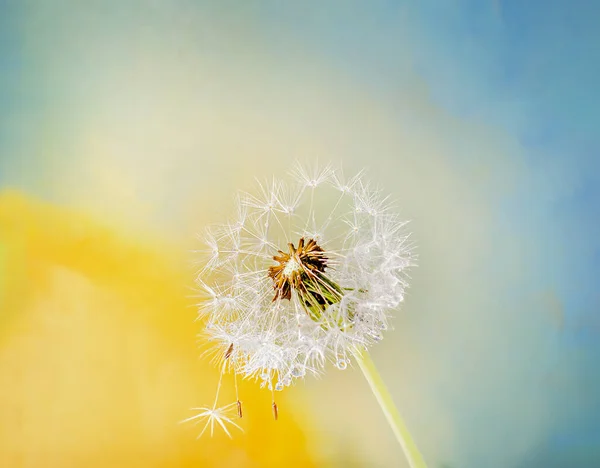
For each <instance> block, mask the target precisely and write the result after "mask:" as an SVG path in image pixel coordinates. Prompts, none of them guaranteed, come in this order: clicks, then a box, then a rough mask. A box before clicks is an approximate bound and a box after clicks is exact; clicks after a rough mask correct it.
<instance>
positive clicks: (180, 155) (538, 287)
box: [0, 0, 600, 468]
mask: <svg viewBox="0 0 600 468" xmlns="http://www.w3.org/2000/svg"><path fill="white" fill-rule="evenodd" d="M599 15H600V5H597V4H595V3H594V2H586V1H583V0H581V1H574V2H564V1H560V0H546V1H544V2H541V1H536V0H534V1H529V2H520V1H517V0H495V1H494V0H489V1H475V0H453V1H449V0H448V1H446V0H444V1H428V0H423V1H419V2H413V1H402V0H398V1H379V0H377V1H372V2H360V1H354V0H351V1H341V0H331V1H327V2H316V1H315V2H312V1H307V2H274V1H258V0H249V1H230V0H225V1H219V2H217V1H210V2H209V1H192V0H174V1H159V0H154V1H141V0H139V1H136V0H125V1H93V0H90V1H85V2H79V1H75V0H54V1H43V0H38V1H35V0H31V1H17V0H15V1H11V0H5V1H0V466H3V467H7V468H12V467H15V468H17V467H35V468H37V467H50V468H54V467H61V468H62V467H80V466H89V467H138V466H139V467H176V466H195V467H196V466H207V467H213V466H215V467H217V466H218V467H230V466H231V467H262V466H267V467H269V466H290V467H291V466H303V467H304V466H315V467H367V468H369V467H384V468H385V467H404V466H407V465H406V463H405V461H404V457H403V455H402V452H401V450H400V448H399V447H398V445H397V444H396V442H395V440H394V438H393V436H392V434H391V432H390V430H389V428H388V426H387V424H386V421H385V419H384V417H383V416H382V414H381V412H380V410H379V408H378V406H377V403H376V402H375V400H374V399H373V397H372V395H371V394H370V392H369V389H368V386H367V385H366V383H365V382H364V379H363V378H362V377H361V375H360V372H359V371H358V370H357V369H352V368H349V369H347V370H345V371H339V370H334V369H331V371H330V372H329V373H327V374H326V376H325V377H324V378H323V379H320V380H315V379H309V380H307V381H306V382H305V383H301V384H300V385H298V386H296V387H295V388H294V389H292V390H291V391H289V392H285V393H284V394H282V395H281V397H280V403H279V407H280V414H281V418H280V421H278V422H277V423H275V422H274V421H272V418H271V413H270V394H269V392H263V391H260V390H259V389H258V388H256V387H255V386H254V385H244V387H243V388H242V390H243V395H244V398H245V403H244V404H245V405H246V407H247V411H246V414H247V416H246V414H245V416H244V420H243V423H244V428H245V433H244V434H239V433H238V434H235V437H234V439H233V440H231V441H230V440H229V439H227V438H226V437H225V436H224V435H223V434H219V435H217V436H216V437H215V438H213V439H210V438H202V439H200V440H198V441H196V440H195V438H196V435H197V433H198V432H199V431H198V429H199V428H198V427H195V428H194V427H193V426H186V425H178V424H177V422H178V421H180V420H181V419H184V418H186V417H188V416H190V415H191V413H190V412H189V408H190V407H193V406H199V405H202V404H205V403H206V402H208V401H209V400H210V398H211V396H212V395H214V393H213V392H214V389H215V386H216V383H217V372H216V371H215V370H214V369H213V368H212V367H211V366H210V364H209V363H207V362H204V361H203V360H200V359H198V356H199V351H198V346H197V343H196V337H195V335H196V333H197V332H198V324H197V323H194V319H195V311H194V308H193V306H192V305H193V303H194V300H193V298H191V297H190V296H192V295H193V294H194V291H193V272H194V267H193V255H192V254H191V253H190V251H191V250H192V249H194V248H197V247H198V245H197V241H196V239H195V235H196V233H198V232H200V230H201V229H202V227H203V226H204V225H206V224H207V223H211V222H218V221H220V220H222V219H223V218H224V217H226V216H227V215H229V214H230V213H231V211H232V208H233V204H232V202H233V197H234V195H235V192H236V190H238V189H250V188H251V187H253V185H254V179H255V177H259V178H261V177H271V176H273V175H275V176H281V175H284V174H286V173H287V172H288V171H289V169H290V166H291V164H292V163H293V161H295V160H300V161H306V162H309V163H312V162H315V161H317V160H318V161H319V162H321V163H333V164H343V166H344V168H345V170H346V171H348V172H352V171H357V170H360V169H362V168H363V167H366V168H367V169H368V174H369V177H370V178H371V179H372V180H373V182H375V183H377V184H379V185H380V186H381V187H383V188H385V190H386V191H387V192H390V193H391V194H392V195H393V197H394V198H395V199H396V200H397V201H398V203H399V205H400V206H401V207H402V213H401V214H402V215H403V216H404V217H406V218H407V219H410V220H411V227H412V230H413V232H414V239H415V240H416V243H417V245H418V252H419V267H418V268H417V269H415V270H414V271H413V274H412V276H413V283H412V287H411V289H410V291H409V295H408V297H407V300H406V303H405V305H404V307H403V309H402V310H401V311H399V313H398V315H397V317H396V319H395V321H394V327H395V329H394V331H390V332H388V333H387V336H386V338H385V340H384V341H383V342H382V343H381V344H380V345H378V346H377V347H375V348H374V350H373V357H374V360H375V362H376V363H377V364H378V366H379V368H380V371H381V373H382V375H383V377H384V379H385V380H386V381H387V383H388V386H389V388H390V391H391V392H392V394H393V396H394V399H395V401H396V403H397V405H398V407H399V409H400V412H401V413H402V414H403V416H404V418H405V419H406V422H407V424H408V425H409V427H410V429H411V432H412V433H413V435H414V437H415V439H416V441H417V443H418V445H419V447H420V449H421V451H422V452H423V454H424V456H425V459H426V460H427V462H428V464H429V466H430V467H440V468H441V467H445V468H470V467H473V468H481V467H489V468H496V467H498V468H509V467H515V468H538V467H539V468H542V467H544V468H554V467H560V468H562V467H565V468H567V467H569V468H571V467H572V468H575V467H595V466H600V423H598V421H599V415H600V406H599V403H600V401H599V400H600V397H599V395H600V372H599V371H598V359H599V358H600V340H599V337H600V317H599V315H598V313H599V306H600V289H599V288H598V279H597V278H598V273H599V267H598V262H599V260H600V229H599V226H600V223H599V222H598V219H599V215H600V184H599V182H600V175H599V174H600V172H599V169H600V168H599V165H600V162H599V161H598V155H599V154H600V141H599V138H598V130H597V129H598V123H599V122H600V110H599V109H600V102H599V101H600V97H599V96H600V95H599V94H598V92H597V89H598V88H597V86H598V85H597V83H598V82H600V57H599V53H598V48H597V44H598V43H600V32H599V30H598V28H597V18H598V17H599ZM230 387H231V386H230ZM231 390H232V389H231V388H230V389H229V390H227V391H231Z"/></svg>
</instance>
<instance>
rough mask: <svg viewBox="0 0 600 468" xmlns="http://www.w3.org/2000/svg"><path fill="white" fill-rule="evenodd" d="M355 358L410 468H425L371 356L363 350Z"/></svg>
mask: <svg viewBox="0 0 600 468" xmlns="http://www.w3.org/2000/svg"><path fill="white" fill-rule="evenodd" d="M355 356H356V360H357V362H358V365H359V366H360V369H361V370H362V372H363V375H364V376H365V379H367V382H369V386H370V387H371V390H372V391H373V394H374V395H375V398H377V402H378V403H379V406H381V409H382V411H383V414H385V417H386V419H387V421H388V423H389V425H390V427H391V428H392V431H393V432H394V435H395V436H396V439H398V442H400V445H401V446H402V450H403V451H404V455H406V458H407V459H408V464H409V465H410V467H411V468H427V465H426V464H425V461H424V460H423V456H422V455H421V453H420V452H419V449H418V448H417V445H416V444H415V442H414V440H413V438H412V436H411V435H410V432H409V431H408V428H407V427H406V425H405V424H404V421H403V420H402V418H401V417H400V413H398V410H397V409H396V406H395V405H394V401H393V400H392V397H391V395H390V394H389V392H388V389H387V387H386V386H385V383H384V382H383V379H382V378H381V376H380V375H379V372H378V371H377V368H376V367H375V363H374V362H373V360H372V359H371V356H370V355H369V353H368V352H367V351H364V350H363V351H361V352H357V353H356V355H355Z"/></svg>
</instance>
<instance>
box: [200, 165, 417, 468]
mask: <svg viewBox="0 0 600 468" xmlns="http://www.w3.org/2000/svg"><path fill="white" fill-rule="evenodd" d="M405 225H406V222H405V221H403V220H402V219H400V218H399V217H398V216H397V214H395V213H394V211H393V205H392V203H391V202H390V201H389V199H388V198H387V197H385V196H384V195H383V194H382V192H381V191H380V190H377V189H375V188H374V187H372V186H371V185H369V184H368V183H367V182H366V181H365V180H364V178H363V176H362V174H357V175H355V176H354V177H350V178H345V177H344V175H343V173H342V172H341V171H339V170H334V169H332V168H331V167H325V168H312V169H311V168H306V167H302V166H300V165H298V166H296V168H295V170H294V171H293V172H292V174H291V181H289V182H284V181H279V180H276V179H273V180H271V181H269V182H267V183H259V186H258V190H257V191H256V192H255V193H254V194H248V193H242V194H241V195H239V196H238V198H237V200H236V210H235V216H234V217H233V219H231V220H230V221H229V222H227V223H225V224H221V225H216V226H213V227H211V228H209V229H208V230H207V231H206V233H205V235H204V236H203V240H204V246H205V248H204V249H203V250H201V251H200V254H201V257H202V258H201V263H202V266H201V269H200V271H199V274H198V279H197V282H198V285H199V287H200V290H201V300H200V302H199V304H198V306H199V316H200V318H201V319H202V320H203V323H204V324H205V328H204V333H203V334H204V335H205V337H206V338H207V342H208V343H209V344H210V347H209V348H208V351H207V353H208V354H211V355H212V356H213V359H214V360H215V362H216V363H217V364H218V365H219V366H220V368H221V371H222V372H221V376H222V375H223V374H225V373H232V374H233V378H234V383H235V388H236V401H235V402H234V403H231V404H229V405H226V406H225V407H223V408H225V409H231V408H237V413H238V417H242V404H241V401H240V399H239V395H238V392H237V378H238V376H241V378H246V379H254V380H256V381H258V382H259V383H260V385H261V386H262V387H265V388H267V389H269V390H270V391H271V393H272V396H273V399H272V412H273V417H274V418H275V419H277V418H278V415H279V408H278V406H277V403H276V398H275V392H276V391H281V390H283V389H284V388H286V387H288V386H290V385H292V384H293V383H294V382H295V381H297V380H298V379H302V378H305V377H306V376H307V375H318V374H320V373H322V372H324V370H325V368H326V366H327V365H328V363H332V364H333V365H335V366H336V367H337V368H338V369H342V370H343V369H345V368H347V367H348V365H349V364H351V363H352V362H353V361H354V360H355V361H356V362H357V363H358V364H359V366H360V368H361V370H362V371H363V373H364V374H365V377H366V378H367V380H368V382H369V384H370V385H371V388H372V390H373V392H374V394H375V395H376V397H377V399H378V402H379V403H380V405H381V407H382V409H383V410H384V413H385V414H386V417H387V419H388V421H389V422H390V424H391V426H392V428H393V430H394V433H395V435H396V436H397V438H398V440H399V441H400V443H401V444H402V447H403V449H404V450H405V453H406V455H407V457H408V459H409V461H410V463H411V466H413V467H416V466H425V464H424V462H423V460H422V458H421V456H420V454H419V452H418V450H417V448H416V446H415V445H414V442H412V438H411V437H410V434H409V433H408V431H407V430H406V428H405V427H404V425H403V423H402V420H401V419H400V416H399V415H398V413H397V411H396V410H395V407H394V404H393V402H392V400H391V398H390V396H389V394H388V393H387V390H386V389H385V385H384V384H383V382H382V381H381V379H380V378H379V376H378V373H377V371H376V369H375V367H374V365H373V363H372V361H371V359H370V357H369V354H368V352H367V350H368V348H369V347H370V346H372V345H374V344H376V343H377V342H379V341H380V340H381V339H382V338H383V333H384V332H385V331H386V330H387V329H388V327H389V320H390V316H391V314H392V313H393V312H394V311H395V310H396V309H397V308H398V306H399V305H400V303H401V302H402V301H403V298H404V293H405V290H406V288H407V286H408V285H407V279H408V278H407V271H408V269H409V267H411V266H412V265H414V260H415V257H414V254H413V250H412V248H411V247H412V246H411V242H410V240H409V235H408V234H407V233H406V231H405ZM220 387H221V380H219V386H218V390H217V396H216V398H215V403H214V405H213V407H211V408H202V409H200V411H201V412H200V414H198V415H197V416H195V417H192V418H189V419H190V420H196V419H203V418H207V424H209V423H211V424H212V425H211V426H210V427H211V432H212V429H213V425H214V424H213V422H214V421H216V422H217V423H218V424H219V425H220V426H221V427H222V428H223V429H225V424H224V423H225V422H227V423H232V424H233V421H232V420H231V419H230V418H225V417H223V416H222V413H221V412H220V411H219V410H218V409H217V401H218V398H219V389H220ZM236 426H237V425H236ZM207 427H208V426H205V428H204V430H206V428H207ZM225 430H226V429H225ZM226 432H227V433H228V435H229V432H228V431H227V430H226Z"/></svg>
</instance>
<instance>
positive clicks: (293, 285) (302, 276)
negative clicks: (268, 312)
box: [269, 237, 328, 305]
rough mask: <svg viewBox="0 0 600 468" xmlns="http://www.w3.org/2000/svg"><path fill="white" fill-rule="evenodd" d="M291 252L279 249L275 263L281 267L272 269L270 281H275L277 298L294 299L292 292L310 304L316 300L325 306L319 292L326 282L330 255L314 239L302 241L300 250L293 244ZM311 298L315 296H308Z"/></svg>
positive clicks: (291, 244)
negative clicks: (324, 279)
mask: <svg viewBox="0 0 600 468" xmlns="http://www.w3.org/2000/svg"><path fill="white" fill-rule="evenodd" d="M288 247H289V253H285V252H283V251H281V250H279V251H278V252H279V255H275V256H274V257H273V260H275V261H277V262H279V265H273V266H271V267H269V278H271V279H272V280H273V289H275V297H273V301H276V300H277V299H288V300H290V299H291V297H292V289H295V290H296V291H298V293H299V294H300V295H301V296H302V297H303V299H304V300H305V302H308V303H309V304H307V305H312V304H310V302H312V300H316V301H317V303H320V304H323V303H325V298H323V297H322V294H320V293H319V290H320V287H319V286H318V285H319V284H320V283H322V282H323V273H324V272H325V268H326V267H327V260H328V258H327V256H326V255H325V252H324V251H323V249H322V248H321V247H320V246H319V245H318V244H317V242H316V241H315V240H314V239H309V240H308V242H306V243H305V242H304V237H302V238H300V240H299V241H298V248H296V247H295V246H294V244H293V243H291V242H290V243H289V244H288ZM307 295H309V296H311V297H306V296H307Z"/></svg>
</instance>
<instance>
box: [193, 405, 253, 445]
mask: <svg viewBox="0 0 600 468" xmlns="http://www.w3.org/2000/svg"><path fill="white" fill-rule="evenodd" d="M238 403H239V402H238ZM234 406H237V403H231V404H229V405H226V406H223V407H221V408H216V407H212V408H192V410H195V411H200V413H198V414H196V415H195V416H192V417H190V418H187V419H184V420H183V421H181V423H186V422H190V421H194V422H195V423H196V424H199V423H200V422H201V421H203V420H206V423H205V424H204V427H203V428H202V432H200V434H199V435H198V439H199V438H200V437H202V436H203V435H204V433H205V432H206V430H207V429H208V428H209V427H210V436H211V437H212V436H213V435H214V430H215V423H216V424H217V425H219V427H221V429H223V431H224V432H225V434H227V436H228V437H229V438H230V439H231V438H232V437H231V433H230V432H229V429H227V424H231V425H232V426H234V427H237V428H238V429H239V430H240V431H243V429H242V428H241V427H240V426H238V425H237V424H236V423H234V422H233V421H232V417H231V416H229V414H230V413H231V411H232V410H233V409H234ZM240 408H241V406H240V407H238V412H239V414H241V409H240ZM240 417H241V416H240Z"/></svg>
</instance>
